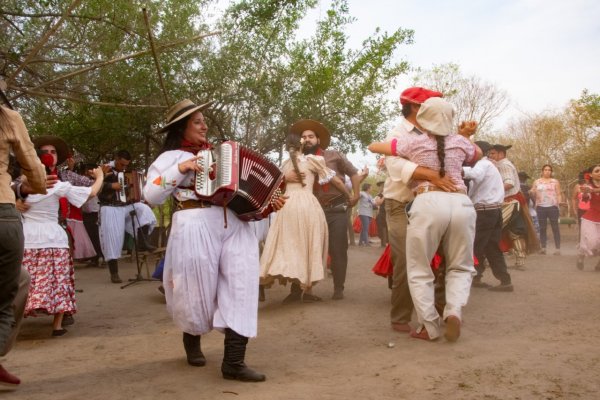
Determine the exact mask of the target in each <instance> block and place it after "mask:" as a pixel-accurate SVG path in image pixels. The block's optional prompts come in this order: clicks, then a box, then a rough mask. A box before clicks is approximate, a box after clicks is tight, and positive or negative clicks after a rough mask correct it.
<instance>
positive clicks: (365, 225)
mask: <svg viewBox="0 0 600 400" xmlns="http://www.w3.org/2000/svg"><path fill="white" fill-rule="evenodd" d="M359 217H360V225H361V229H360V239H359V241H358V244H359V245H360V244H369V225H370V224H371V217H369V216H368V215H359Z"/></svg>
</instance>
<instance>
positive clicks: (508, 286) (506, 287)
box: [488, 283, 514, 292]
mask: <svg viewBox="0 0 600 400" xmlns="http://www.w3.org/2000/svg"><path fill="white" fill-rule="evenodd" d="M488 290H489V291H490V292H512V291H514V288H513V285H512V283H501V284H499V285H498V286H492V287H490V288H488Z"/></svg>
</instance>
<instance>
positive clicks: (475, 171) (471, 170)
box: [463, 157, 504, 205]
mask: <svg viewBox="0 0 600 400" xmlns="http://www.w3.org/2000/svg"><path fill="white" fill-rule="evenodd" d="M463 171H464V177H465V179H470V180H471V184H470V185H469V197H470V198H471V201H472V202H473V204H475V205H477V204H485V205H493V204H500V203H502V202H503V201H504V184H503V182H502V176H501V175H500V172H499V171H498V168H496V166H495V165H494V164H493V163H492V162H491V161H490V160H488V158H487V157H483V158H482V159H481V160H479V161H477V163H476V164H475V166H473V167H463Z"/></svg>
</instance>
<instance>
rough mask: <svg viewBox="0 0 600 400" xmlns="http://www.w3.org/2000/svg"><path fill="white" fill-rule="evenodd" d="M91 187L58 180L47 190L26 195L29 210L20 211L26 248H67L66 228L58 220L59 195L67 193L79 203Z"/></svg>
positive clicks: (76, 205) (79, 204) (84, 199)
mask: <svg viewBox="0 0 600 400" xmlns="http://www.w3.org/2000/svg"><path fill="white" fill-rule="evenodd" d="M91 191H92V189H91V188H89V187H84V186H73V185H71V184H70V183H68V182H58V183H57V184H56V185H54V187H53V188H51V189H48V193H47V194H32V195H29V196H28V197H27V200H26V204H28V205H29V206H30V208H29V210H27V211H26V212H25V213H23V233H24V234H25V248H26V249H46V248H58V249H63V248H69V239H68V237H67V233H66V232H65V230H64V229H63V228H62V227H61V226H60V225H59V224H58V209H59V199H60V198H61V197H66V198H67V200H68V201H69V203H71V204H73V205H74V206H75V207H81V206H82V205H83V203H85V202H86V200H87V199H88V197H89V195H90V193H91Z"/></svg>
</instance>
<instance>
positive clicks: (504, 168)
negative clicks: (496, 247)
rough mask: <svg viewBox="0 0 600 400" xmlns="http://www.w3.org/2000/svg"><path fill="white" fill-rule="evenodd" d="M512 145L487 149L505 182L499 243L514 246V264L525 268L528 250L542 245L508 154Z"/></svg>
mask: <svg viewBox="0 0 600 400" xmlns="http://www.w3.org/2000/svg"><path fill="white" fill-rule="evenodd" d="M511 147H512V146H511V145H507V146H505V145H502V144H495V145H493V146H492V147H491V149H490V150H489V152H488V158H490V159H491V160H493V162H494V165H495V166H496V168H498V171H499V172H500V175H501V176H502V183H503V185H504V205H503V210H502V218H503V231H504V232H503V238H502V241H501V245H500V247H501V248H502V249H503V250H505V251H508V250H509V249H511V248H513V249H514V252H515V256H516V262H515V268H516V269H520V270H523V269H525V258H526V257H527V252H528V251H529V252H534V251H537V250H538V249H539V241H538V239H537V236H536V234H535V228H534V226H533V222H532V221H531V216H530V215H529V206H528V205H527V201H526V199H525V197H524V196H523V193H521V184H520V181H519V173H518V172H517V168H516V167H515V166H514V164H513V163H512V162H511V161H510V160H509V159H508V158H507V157H506V151H507V150H508V149H510V148H511Z"/></svg>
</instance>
